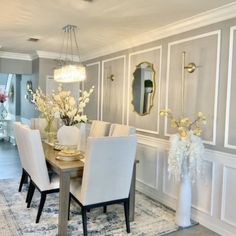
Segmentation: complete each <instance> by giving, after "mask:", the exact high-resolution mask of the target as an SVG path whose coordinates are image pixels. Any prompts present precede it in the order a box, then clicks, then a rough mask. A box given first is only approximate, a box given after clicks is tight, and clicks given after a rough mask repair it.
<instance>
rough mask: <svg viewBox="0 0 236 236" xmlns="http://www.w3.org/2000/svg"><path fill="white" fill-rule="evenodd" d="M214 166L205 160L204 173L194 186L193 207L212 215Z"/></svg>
mask: <svg viewBox="0 0 236 236" xmlns="http://www.w3.org/2000/svg"><path fill="white" fill-rule="evenodd" d="M213 173H214V164H213V162H211V161H207V160H205V161H204V163H203V165H202V173H201V175H200V176H199V178H198V179H197V181H196V182H195V183H193V184H192V206H193V207H194V208H196V209H197V210H199V211H202V212H205V213H207V214H209V215H212V203H213V199H212V197H213V189H214V188H213V181H212V179H213V177H214V176H213Z"/></svg>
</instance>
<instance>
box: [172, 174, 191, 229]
mask: <svg viewBox="0 0 236 236" xmlns="http://www.w3.org/2000/svg"><path fill="white" fill-rule="evenodd" d="M191 200H192V195H191V179H190V177H189V175H188V172H185V173H184V174H183V176H182V177H181V180H180V184H179V198H178V200H177V207H176V215H175V223H176V224H177V225H179V226H181V227H188V226H190V225H191V221H190V219H191Z"/></svg>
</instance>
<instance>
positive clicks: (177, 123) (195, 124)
mask: <svg viewBox="0 0 236 236" xmlns="http://www.w3.org/2000/svg"><path fill="white" fill-rule="evenodd" d="M160 115H161V116H167V117H168V118H169V119H170V125H171V127H172V128H176V129H177V131H178V133H179V135H180V136H181V137H187V136H188V134H189V132H190V131H191V132H192V133H193V134H194V135H197V136H200V135H201V133H202V129H201V125H202V124H203V125H205V124H206V116H205V115H204V114H203V113H202V112H198V114H197V117H196V118H195V120H193V121H191V120H190V118H189V117H180V118H178V119H177V118H175V117H174V116H173V113H172V111H171V110H170V109H162V110H160Z"/></svg>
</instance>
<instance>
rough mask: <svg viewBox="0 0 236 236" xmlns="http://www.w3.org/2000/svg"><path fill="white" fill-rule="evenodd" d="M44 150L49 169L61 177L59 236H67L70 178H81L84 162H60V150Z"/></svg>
mask: <svg viewBox="0 0 236 236" xmlns="http://www.w3.org/2000/svg"><path fill="white" fill-rule="evenodd" d="M43 149H44V153H45V158H46V161H47V164H48V165H49V168H51V169H52V170H53V171H54V172H56V173H57V174H58V175H59V179H60V191H59V215H58V235H59V236H66V235H67V225H68V207H69V195H70V178H71V177H75V176H79V175H80V176H81V173H82V171H83V168H84V161H82V160H75V161H63V160H58V159H57V157H58V152H59V151H58V150H55V149H54V146H53V145H50V144H48V143H45V142H44V143H43ZM137 163H138V161H135V163H134V168H133V176H132V181H131V188H130V208H129V210H130V221H134V211H135V179H136V164H137Z"/></svg>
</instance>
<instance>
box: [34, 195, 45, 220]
mask: <svg viewBox="0 0 236 236" xmlns="http://www.w3.org/2000/svg"><path fill="white" fill-rule="evenodd" d="M46 196H47V194H46V193H45V192H41V199H40V203H39V209H38V214H37V217H36V223H39V220H40V216H41V214H42V210H43V206H44V203H45V200H46Z"/></svg>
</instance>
